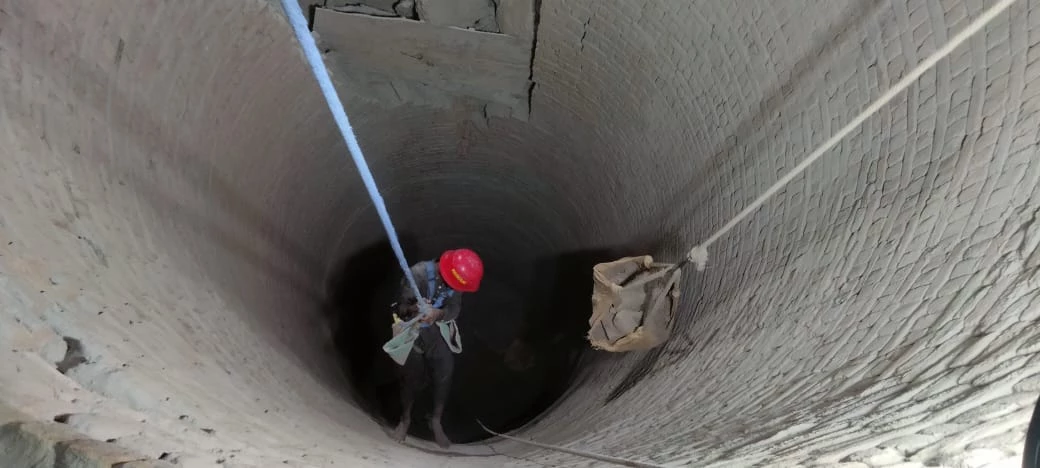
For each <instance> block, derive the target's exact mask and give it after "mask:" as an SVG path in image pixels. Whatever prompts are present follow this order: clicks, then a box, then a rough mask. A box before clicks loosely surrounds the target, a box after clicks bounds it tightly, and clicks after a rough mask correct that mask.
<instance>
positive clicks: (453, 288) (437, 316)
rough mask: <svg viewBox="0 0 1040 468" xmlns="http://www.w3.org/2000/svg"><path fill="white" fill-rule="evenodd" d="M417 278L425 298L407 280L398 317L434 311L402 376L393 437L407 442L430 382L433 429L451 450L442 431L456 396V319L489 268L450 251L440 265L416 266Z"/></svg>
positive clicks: (476, 258)
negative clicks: (415, 407) (424, 308)
mask: <svg viewBox="0 0 1040 468" xmlns="http://www.w3.org/2000/svg"><path fill="white" fill-rule="evenodd" d="M411 270H412V275H413V276H414V277H415V283H416V285H417V286H418V287H419V291H420V292H421V293H422V294H423V297H422V298H416V297H415V294H414V292H413V291H412V288H411V287H410V285H409V284H408V282H407V280H403V279H402V281H401V295H400V298H399V299H398V301H397V310H396V311H395V312H396V314H397V316H398V317H399V318H400V319H402V320H405V321H407V320H411V319H412V318H413V317H415V316H416V315H418V314H420V313H421V309H420V307H419V300H422V301H425V302H426V303H427V304H428V305H429V313H428V314H427V315H426V316H424V317H422V318H421V319H420V324H419V327H420V328H419V337H418V338H417V339H416V340H415V344H414V346H413V347H412V349H411V352H410V353H409V355H408V358H407V360H406V361H405V363H404V365H403V366H400V367H399V370H400V372H401V375H400V383H401V421H400V423H398V425H397V429H396V430H395V431H394V436H395V438H396V439H397V440H404V438H405V437H406V435H407V434H408V427H409V425H410V424H411V419H412V418H411V417H412V403H413V402H414V400H415V396H416V393H417V392H418V391H419V390H421V389H422V387H423V383H424V381H425V380H426V379H425V377H426V376H429V382H430V383H432V387H433V415H432V416H431V418H430V429H431V430H432V431H433V434H434V438H435V439H436V441H437V444H438V445H440V446H441V447H447V446H448V445H450V441H449V440H448V437H447V436H446V435H445V434H444V428H443V427H442V426H441V417H442V416H443V415H444V405H445V403H447V401H448V392H449V391H450V390H451V377H452V373H453V372H454V370H455V356H454V355H453V353H458V352H461V351H462V345H461V342H459V333H458V328H457V326H456V325H455V319H456V318H458V316H459V312H461V310H462V294H463V293H471V292H476V291H477V289H479V287H480V280H481V279H482V278H483V276H484V263H483V262H482V261H481V259H480V257H479V256H478V255H477V254H476V252H474V251H472V250H469V249H458V250H449V251H447V252H444V254H442V255H441V257H440V260H439V261H433V260H431V261H426V262H419V263H417V264H415V265H414V266H412V268H411Z"/></svg>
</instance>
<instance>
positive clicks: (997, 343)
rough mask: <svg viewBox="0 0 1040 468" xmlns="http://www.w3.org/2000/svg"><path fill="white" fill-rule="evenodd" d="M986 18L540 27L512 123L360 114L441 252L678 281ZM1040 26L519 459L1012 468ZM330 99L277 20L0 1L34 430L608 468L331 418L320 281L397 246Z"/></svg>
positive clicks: (587, 394) (727, 249)
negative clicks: (640, 261)
mask: <svg viewBox="0 0 1040 468" xmlns="http://www.w3.org/2000/svg"><path fill="white" fill-rule="evenodd" d="M984 7H985V3H984V2H982V1H976V0H911V1H909V2H900V1H890V2H889V1H827V2H818V1H799V0H783V1H765V0H763V1H745V2H739V3H734V2H716V1H704V2H686V1H670V0H652V1H651V0H648V1H629V0H611V1H600V0H543V2H542V4H541V11H540V15H539V18H540V26H539V29H538V33H537V47H536V51H535V60H534V74H533V79H534V81H535V82H536V85H535V87H534V90H533V96H532V103H531V115H530V119H529V121H528V122H520V121H516V120H512V119H498V118H488V119H487V120H484V121H481V122H475V121H474V118H473V116H472V112H470V110H469V109H466V110H464V111H453V110H452V109H431V108H425V107H419V106H413V107H409V106H403V107H398V108H396V109H394V110H393V111H392V112H388V111H386V110H383V109H380V108H376V107H372V106H370V105H368V104H365V103H363V102H353V101H350V102H349V104H350V105H351V107H350V109H349V112H350V113H351V116H352V118H353V119H354V121H355V122H354V123H355V127H356V128H357V130H358V131H359V134H360V138H361V141H362V144H363V146H364V148H365V150H366V152H367V155H368V157H369V158H370V160H371V163H372V166H373V170H374V171H375V173H376V176H377V178H378V179H379V180H380V181H381V182H382V184H383V187H384V190H385V196H386V198H387V201H388V203H389V204H390V208H391V211H392V213H393V215H394V216H395V220H396V221H397V222H398V224H399V225H400V227H401V229H402V230H403V231H408V232H414V233H420V234H421V235H419V236H416V239H417V246H416V249H417V251H419V252H422V253H423V254H424V255H426V254H428V253H430V252H434V251H437V250H438V249H441V248H444V247H446V246H450V245H455V244H458V243H471V244H473V245H475V246H476V247H477V248H479V249H482V251H486V252H487V254H488V256H489V257H490V258H492V259H494V261H495V262H498V261H499V260H501V262H502V263H508V262H507V261H509V260H511V261H513V262H516V260H517V256H518V252H519V253H521V254H522V255H524V256H529V258H537V257H540V256H542V255H549V254H558V253H565V252H574V251H586V250H597V249H610V250H616V251H632V250H643V251H647V252H650V253H653V254H655V255H657V256H658V257H659V258H662V259H675V258H679V257H680V256H681V255H682V252H683V251H684V250H685V249H686V248H688V247H689V246H690V245H691V244H693V243H694V242H695V241H696V240H697V239H700V238H702V237H704V236H706V235H708V234H710V233H711V232H712V231H713V230H714V229H716V228H718V227H719V226H721V224H722V223H724V222H725V221H726V220H728V219H729V218H730V217H731V216H732V215H734V214H735V213H736V212H737V211H739V210H740V208H741V207H742V206H743V205H744V204H746V203H747V202H748V201H750V200H752V199H753V198H754V197H756V196H757V195H758V194H759V193H760V192H761V190H763V189H764V188H765V187H767V186H768V185H769V184H771V183H772V182H773V181H774V180H776V178H777V177H778V176H779V175H780V174H782V173H783V172H784V171H785V170H787V169H789V168H790V167H792V166H793V165H794V164H796V162H797V161H798V160H799V159H800V158H801V157H803V156H804V155H805V154H806V153H808V152H809V151H811V150H812V149H813V148H814V147H815V146H816V145H817V144H819V143H820V142H822V141H823V140H824V139H825V138H827V137H828V136H829V135H830V134H831V133H832V132H833V131H834V130H835V129H837V128H839V127H840V126H841V125H842V124H843V123H844V122H847V121H848V120H849V119H850V118H851V117H852V116H853V115H855V114H856V113H857V112H858V111H859V109H861V108H862V107H863V106H864V105H866V104H867V103H868V102H870V100H871V99H873V98H875V97H877V96H878V95H879V94H880V93H881V92H882V91H883V90H884V89H886V88H887V87H888V86H889V85H890V84H891V83H893V82H894V81H896V80H897V79H899V77H900V76H902V74H903V73H905V72H906V71H907V70H909V69H910V67H912V66H913V64H915V63H916V62H917V61H919V60H921V59H922V58H924V57H925V56H926V55H927V54H928V53H930V52H931V51H932V50H934V49H935V48H936V47H938V46H939V45H941V44H942V43H943V42H944V41H945V40H946V39H947V38H948V37H949V36H951V35H952V34H954V33H955V32H956V31H959V30H960V29H961V28H963V27H964V26H965V25H966V24H967V22H968V21H969V20H970V18H973V17H975V16H976V15H978V14H979V12H980V11H981V10H982V9H983V8H984ZM1038 15H1040V3H1038V2H1036V1H1033V0H1021V1H1019V2H1018V3H1017V4H1016V5H1015V6H1013V7H1012V10H1011V11H1010V12H1009V13H1007V14H1004V15H1002V16H1001V17H1000V18H998V19H997V20H996V21H995V22H994V23H993V24H992V25H991V26H989V27H988V28H987V29H986V31H985V32H984V33H983V34H980V35H979V36H977V37H975V38H974V39H972V40H971V41H970V42H969V44H967V45H966V46H964V47H962V48H960V49H958V50H957V51H955V52H954V53H953V54H952V56H951V57H950V58H949V59H948V60H944V61H943V62H941V63H940V64H939V65H938V66H937V67H936V69H935V70H934V71H931V72H929V73H926V74H925V75H924V76H923V77H922V78H921V80H920V81H919V83H917V84H915V85H914V86H913V87H911V89H910V91H909V92H908V93H907V94H906V95H905V96H903V97H900V98H899V99H897V100H896V101H895V102H894V103H893V104H891V105H889V106H888V107H886V108H885V109H883V110H882V111H881V112H880V113H879V114H878V115H877V116H875V117H873V118H872V119H870V120H869V121H868V122H867V123H866V124H865V125H864V126H863V127H862V128H861V129H860V130H858V131H857V132H855V133H854V134H853V135H852V136H850V137H849V138H848V139H846V140H845V141H843V142H842V143H841V144H840V145H839V146H838V147H837V148H836V149H835V150H834V151H833V152H832V154H830V155H828V156H827V157H826V158H825V159H824V160H822V161H821V162H820V163H819V164H818V165H816V166H814V167H813V168H811V169H810V170H809V172H808V175H807V176H806V177H803V178H799V179H796V180H795V181H794V182H793V183H792V184H791V185H789V186H788V187H787V189H786V190H785V191H784V192H782V193H781V194H780V195H778V197H777V198H775V199H774V200H772V201H771V202H770V203H768V204H767V205H766V206H764V207H763V208H762V210H760V211H759V212H758V213H756V215H755V216H754V217H753V218H752V219H751V220H749V221H748V222H746V223H744V224H742V225H741V226H740V227H739V228H738V229H736V230H735V231H734V232H733V233H732V234H731V235H729V236H727V237H726V238H724V239H723V240H722V241H721V242H720V243H719V244H717V246H716V248H715V249H714V250H713V252H712V254H713V256H712V263H711V266H710V268H709V269H708V270H707V271H706V272H704V273H702V274H686V275H684V281H685V284H684V291H685V304H684V307H683V309H682V315H681V318H680V323H679V326H678V329H677V330H676V332H675V336H674V338H673V340H672V341H671V342H670V343H669V344H668V345H667V346H665V347H663V348H662V349H659V350H656V351H654V352H650V353H642V354H631V355H621V356H615V355H594V354H589V355H587V356H586V365H585V367H584V368H583V370H582V372H581V373H580V375H578V376H577V378H576V381H575V385H574V388H573V391H572V392H570V393H569V394H568V395H566V396H565V397H564V398H563V399H562V400H561V401H560V402H559V403H558V405H557V406H556V407H554V408H553V409H552V410H551V411H549V412H548V413H547V414H546V415H545V417H544V418H543V419H541V420H540V421H538V422H537V423H535V424H533V425H532V426H530V427H528V428H525V429H524V430H522V431H520V433H521V434H522V435H524V436H527V437H533V438H537V439H539V440H541V441H546V442H553V443H559V444H565V445H568V446H572V447H575V448H580V449H584V450H593V451H600V452H604V453H609V454H612V455H616V456H625V457H631V458H637V459H641V460H647V461H656V462H659V463H667V464H669V465H676V466H682V465H697V466H704V465H712V464H716V465H720V466H721V465H727V466H746V465H752V464H756V463H758V464H765V465H770V466H792V465H805V466H808V465H814V464H822V465H827V466H830V465H835V464H845V465H846V466H850V467H851V466H895V465H899V466H934V465H938V464H946V465H954V464H958V463H963V464H966V465H968V466H980V465H981V464H982V463H983V462H984V461H992V460H1000V459H1010V458H1013V457H1016V456H1018V455H1019V453H1018V451H1020V447H1021V440H1022V436H1023V433H1024V431H1025V427H1026V424H1027V418H1028V417H1029V413H1030V408H1029V406H1030V405H1031V404H1032V402H1034V401H1035V400H1036V396H1037V392H1040V331H1038V328H1037V326H1036V325H1035V323H1036V320H1037V318H1038V315H1040V308H1038V306H1037V304H1036V302H1037V300H1038V297H1037V287H1038V280H1040V278H1038V277H1037V271H1038V267H1040V254H1038V253H1037V252H1038V250H1037V249H1038V244H1040V231H1038V227H1037V224H1036V222H1035V221H1036V218H1037V214H1038V211H1040V189H1038V188H1037V187H1038V184H1037V182H1038V178H1040V156H1038V153H1037V150H1036V148H1037V144H1038V143H1040V137H1038V135H1037V129H1038V128H1040V126H1038V114H1037V111H1038V110H1040V96H1038V93H1037V89H1036V88H1037V86H1038V83H1040V80H1037V79H1036V77H1037V76H1038V74H1040V69H1038V68H1037V67H1038V66H1040V65H1038V63H1040V62H1037V53H1038V52H1037V51H1038V50H1040V48H1037V47H1034V45H1035V44H1036V43H1037V42H1040V38H1038V34H1040V16H1038ZM312 83H313V81H312V78H310V76H309V75H308V71H307V69H306V68H305V66H304V64H303V62H302V59H301V56H300V54H299V52H298V51H297V50H296V48H295V43H294V42H293V40H292V37H291V34H290V33H289V31H288V28H287V26H286V24H285V22H284V20H282V18H281V16H280V11H279V10H278V9H277V8H275V7H274V6H273V4H269V3H267V2H258V1H254V2H231V1H187V2H176V3H174V2H162V1H158V0H142V1H138V2H133V4H132V5H131V4H129V3H118V2H115V3H105V4H101V5H94V4H92V5H90V6H86V5H85V4H84V5H81V4H80V2H72V1H65V0H61V1H51V2H31V1H27V0H0V148H2V150H3V153H2V157H0V305H2V307H3V308H2V313H0V345H2V346H3V348H4V352H5V353H7V352H8V350H9V351H10V353H9V354H6V355H7V356H8V357H7V358H5V359H3V360H0V401H3V402H6V404H8V405H10V406H13V407H16V408H17V409H18V410H19V411H20V412H21V413H22V414H24V415H25V416H26V418H18V419H12V421H19V422H22V423H24V422H28V421H47V422H50V421H54V419H55V418H56V417H57V418H58V419H59V420H64V421H65V423H64V424H65V425H61V423H53V422H52V423H50V424H51V425H53V424H58V426H57V427H62V428H65V429H69V430H73V431H76V434H75V435H74V436H73V435H69V436H68V438H67V439H64V440H75V439H79V438H80V435H85V436H86V437H88V438H90V439H93V440H96V441H109V440H111V441H112V442H104V443H105V444H111V445H112V446H113V447H120V449H121V450H122V449H126V450H130V451H133V452H134V453H137V454H143V455H145V456H147V457H152V458H156V459H158V458H160V457H162V458H163V459H164V460H168V461H170V462H171V463H178V464H181V465H183V466H221V465H223V466H279V465H281V466H300V467H302V466H500V465H511V466H546V465H548V466H590V464H589V463H588V462H585V461H581V460H577V459H574V458H572V457H569V456H563V455H558V454H554V453H550V452H544V451H532V450H529V449H526V448H523V447H520V446H517V445H515V444H510V443H495V444H493V445H492V446H485V445H475V446H468V447H458V448H456V450H457V451H459V452H466V453H468V454H469V455H468V456H455V458H447V457H446V456H444V455H441V454H438V453H437V452H436V451H432V450H429V447H428V446H426V445H424V444H413V445H412V446H402V445H397V444H392V443H390V442H389V441H388V439H387V437H386V436H385V435H384V434H383V432H382V431H381V429H380V428H379V426H378V425H377V424H376V423H375V422H374V421H372V420H371V419H370V418H369V417H368V416H367V415H365V413H363V412H362V411H361V410H359V409H357V408H356V407H355V406H354V405H352V404H351V402H350V401H348V400H347V399H344V397H343V392H342V391H341V390H342V389H343V388H344V387H345V385H344V382H343V377H342V376H341V373H340V370H339V368H338V367H337V365H336V363H335V362H334V361H333V360H331V359H329V356H330V354H331V348H330V346H329V345H328V341H327V337H328V334H329V330H328V327H327V325H326V324H325V320H324V318H323V316H322V315H321V302H322V297H323V294H324V291H323V290H322V284H323V281H324V278H325V275H326V270H327V269H328V268H329V267H330V266H329V262H330V261H331V260H334V259H337V258H342V257H343V256H346V255H349V254H350V253H351V252H354V251H356V250H357V249H359V248H361V247H363V246H365V245H367V244H369V243H371V242H373V241H376V240H378V239H379V238H380V236H381V232H380V230H379V227H378V224H377V223H376V222H375V220H374V217H373V213H372V210H371V207H370V205H369V203H368V202H367V201H366V199H365V196H364V194H363V191H362V190H361V188H360V187H359V185H358V180H357V175H356V173H355V171H354V170H353V169H352V167H351V166H350V165H349V163H348V161H347V159H346V153H345V149H344V147H343V145H342V143H341V142H339V137H338V136H337V134H336V131H335V129H334V126H333V124H332V122H331V120H330V118H329V115H328V112H327V111H326V110H325V107H324V103H323V102H322V100H321V97H320V95H319V93H318V91H317V88H316V86H314V85H313V84H312ZM462 107H464V106H462ZM512 264H517V265H522V262H520V263H512ZM511 273H513V274H514V275H515V277H516V278H519V279H517V281H520V282H525V281H526V282H533V281H534V277H533V276H532V275H533V273H532V272H530V271H525V270H524V269H523V267H518V271H513V272H511ZM576 281H579V282H582V281H586V279H585V278H579V279H577V280H576ZM575 313H580V314H585V313H587V311H584V310H581V311H576V312H575ZM59 363H60V365H59ZM65 426H69V427H65ZM10 427H14V426H9V425H5V426H3V427H2V428H0V433H2V434H6V433H7V432H6V431H7V430H8V429H9V428H10ZM19 427H20V426H19ZM65 445H69V444H65ZM11 446H17V445H7V446H5V451H9V450H10V447H11ZM57 446H62V447H63V446H64V445H61V444H58V445H57ZM52 447H56V446H52ZM492 452H494V453H499V454H501V455H496V456H493V457H489V456H488V455H489V454H491V453H492ZM5 453H7V452H5ZM124 461H129V460H124ZM113 463H115V462H113ZM109 465H111V463H110V464H109ZM102 466H104V465H102Z"/></svg>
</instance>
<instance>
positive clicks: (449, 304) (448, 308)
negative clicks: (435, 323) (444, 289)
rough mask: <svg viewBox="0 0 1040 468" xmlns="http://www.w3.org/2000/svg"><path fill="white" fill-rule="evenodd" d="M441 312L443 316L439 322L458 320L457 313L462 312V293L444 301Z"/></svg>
mask: <svg viewBox="0 0 1040 468" xmlns="http://www.w3.org/2000/svg"><path fill="white" fill-rule="evenodd" d="M441 310H442V311H444V315H442V316H441V318H440V321H443V322H447V321H449V320H455V319H457V318H459V313H460V312H462V293H458V292H456V293H455V294H453V295H452V296H451V297H449V298H447V299H445V300H444V304H443V305H442V306H441Z"/></svg>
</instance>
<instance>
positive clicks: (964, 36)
mask: <svg viewBox="0 0 1040 468" xmlns="http://www.w3.org/2000/svg"><path fill="white" fill-rule="evenodd" d="M1013 3H1015V0H1000V1H998V2H997V3H995V4H994V5H993V6H992V7H990V8H989V9H988V10H986V11H985V12H984V13H983V14H982V15H980V16H979V17H978V18H977V19H976V20H975V21H973V22H972V23H971V24H969V25H968V27H966V28H964V29H963V30H962V31H961V32H959V33H957V35H955V36H953V39H951V40H950V42H947V43H946V45H944V46H942V47H941V48H940V49H939V50H936V51H935V53H933V54H932V55H931V56H929V57H928V58H926V59H924V61H923V62H921V63H920V64H918V65H917V67H915V68H914V69H913V70H912V71H910V73H909V74H907V75H906V76H905V77H903V79H901V80H899V81H898V82H897V83H896V84H895V85H894V86H892V87H891V88H890V89H889V90H888V91H886V92H885V94H883V95H881V97H880V98H878V99H877V100H876V101H874V103H872V104H871V105H869V106H867V108H866V109H863V112H861V113H860V114H859V115H857V116H856V118H854V119H852V121H850V122H849V123H848V124H846V125H845V126H844V127H842V129H841V130H838V133H835V134H834V135H833V136H831V137H830V138H829V139H828V140H827V141H825V142H823V144H822V145H820V147H819V148H816V150H815V151H813V152H812V153H810V154H809V156H808V157H806V158H805V159H804V160H803V161H802V162H801V163H799V164H798V165H797V166H795V168H794V169H792V170H791V171H790V172H788V173H787V174H784V176H783V177H781V178H780V180H778V181H776V183H775V184H773V186H772V187H769V190H766V191H765V193H763V194H762V195H760V196H759V197H758V198H757V199H755V201H753V202H751V204H750V205H748V206H747V207H746V208H744V210H743V211H741V212H740V213H737V215H736V216H735V217H733V219H731V220H729V222H728V223H726V225H725V226H722V229H719V230H718V231H716V232H715V233H714V234H712V235H711V237H709V238H708V239H707V240H705V241H704V242H701V243H700V244H698V245H696V246H694V247H693V248H692V249H690V252H689V253H688V254H687V256H686V259H687V260H688V261H689V262H691V263H693V264H694V265H696V267H697V271H704V268H705V267H706V266H707V264H708V247H709V246H711V244H713V243H715V241H717V240H719V238H720V237H722V236H723V235H725V234H726V233H727V232H729V231H730V230H731V229H733V227H734V226H736V225H737V223H739V222H741V221H743V220H744V218H747V217H748V216H750V215H751V213H752V212H754V211H755V210H757V209H758V208H760V207H761V206H762V205H763V204H765V202H766V201H768V200H769V199H770V198H772V197H773V195H776V193H777V192H779V191H780V190H781V189H783V188H784V186H786V185H787V184H788V183H789V182H791V180H793V179H794V178H795V177H797V176H798V175H799V174H801V173H802V172H804V171H805V170H806V169H807V168H808V167H809V166H810V165H811V164H812V163H814V162H816V160H818V159H820V157H822V156H823V154H824V153H826V152H827V150H829V149H831V148H833V147H834V145H836V144H838V142H839V141H841V139H842V138H845V137H846V136H847V135H848V134H849V133H851V132H852V131H853V130H855V129H856V127H859V126H860V125H861V124H862V123H863V122H864V121H866V120H867V119H868V118H870V117H871V116H873V115H874V114H875V113H877V111H878V110H880V109H881V107H882V106H884V105H885V104H888V102H889V101H891V100H892V99H893V98H895V97H896V96H897V95H899V93H902V92H903V91H905V90H906V88H909V87H910V85H911V84H913V82H914V81H917V79H918V78H920V77H921V75H923V74H924V73H925V72H927V71H928V70H929V69H931V68H932V67H933V66H935V64H936V63H938V62H939V61H940V60H942V59H943V58H945V57H946V56H947V55H950V52H953V50H954V49H956V48H957V47H958V46H960V45H961V44H962V43H964V41H966V40H968V38H970V37H971V36H972V35H974V34H975V33H977V32H979V31H980V30H982V28H983V27H985V26H986V24H987V23H989V22H990V21H992V20H993V19H994V18H996V17H997V15H999V14H1001V13H1002V12H1003V11H1004V10H1006V9H1007V8H1008V7H1010V6H1011V4H1013Z"/></svg>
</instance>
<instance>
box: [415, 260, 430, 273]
mask: <svg viewBox="0 0 1040 468" xmlns="http://www.w3.org/2000/svg"><path fill="white" fill-rule="evenodd" d="M433 263H434V261H433V260H424V261H421V262H418V263H416V264H414V265H412V274H413V275H419V276H426V268H427V265H430V264H433Z"/></svg>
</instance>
